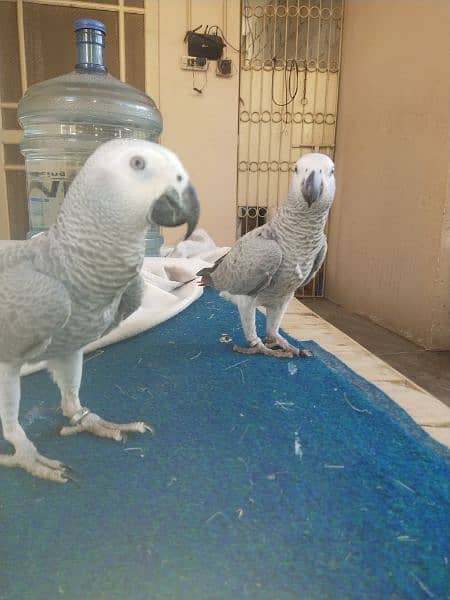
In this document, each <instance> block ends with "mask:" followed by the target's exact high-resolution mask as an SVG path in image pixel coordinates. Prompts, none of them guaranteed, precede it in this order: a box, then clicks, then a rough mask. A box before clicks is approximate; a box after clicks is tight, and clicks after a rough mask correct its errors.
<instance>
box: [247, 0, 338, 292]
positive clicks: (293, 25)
mask: <svg viewBox="0 0 450 600" xmlns="http://www.w3.org/2000/svg"><path fill="white" fill-rule="evenodd" d="M343 2H344V0H265V1H264V0H244V1H243V6H242V29H241V64H240V106H239V156H238V194H237V222H238V235H239V234H242V233H245V232H246V231H249V230H250V229H252V228H253V227H254V226H257V225H259V224H260V223H259V222H258V219H257V218H255V217H254V216H253V217H252V215H253V213H256V214H257V215H260V214H261V211H262V212H263V213H264V218H270V217H271V216H272V215H273V213H274V211H275V210H276V209H277V208H278V206H279V205H280V204H282V203H283V201H284V199H285V198H286V196H287V192H288V186H289V179H290V174H291V172H292V170H293V168H294V165H295V162H296V161H297V159H298V158H299V157H300V156H301V155H302V154H305V153H307V152H323V153H325V154H328V155H329V156H331V157H332V158H333V157H334V148H335V135H336V118H337V104H338V90H339V72H340V56H341V40H342V22H343ZM323 293H324V269H322V270H321V272H320V273H319V274H318V275H317V276H316V277H315V279H314V280H313V281H312V282H311V283H310V284H309V285H308V286H307V288H305V289H302V290H299V291H298V293H297V295H299V296H323Z"/></svg>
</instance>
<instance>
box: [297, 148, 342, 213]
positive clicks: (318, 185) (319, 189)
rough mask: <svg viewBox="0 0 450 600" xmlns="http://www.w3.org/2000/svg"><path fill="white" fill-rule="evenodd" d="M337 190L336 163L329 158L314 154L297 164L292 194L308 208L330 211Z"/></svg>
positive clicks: (306, 155)
mask: <svg viewBox="0 0 450 600" xmlns="http://www.w3.org/2000/svg"><path fill="white" fill-rule="evenodd" d="M335 190H336V182H335V179H334V163H333V161H332V160H331V158H330V157H329V156H327V155H326V154H319V153H315V152H312V153H310V154H305V155H304V156H302V157H301V158H300V159H299V160H298V161H297V162H296V164H295V168H294V176H293V178H292V182H291V194H292V195H293V196H294V197H295V198H298V200H299V201H300V202H302V203H303V204H304V205H305V207H306V208H308V209H312V208H316V209H319V210H327V209H329V208H330V206H331V205H332V203H333V199H334V193H335Z"/></svg>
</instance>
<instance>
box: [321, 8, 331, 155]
mask: <svg viewBox="0 0 450 600" xmlns="http://www.w3.org/2000/svg"><path fill="white" fill-rule="evenodd" d="M332 11H333V0H331V2H330V18H329V26H328V52H327V80H326V83H325V95H324V99H323V127H322V144H324V143H325V130H326V119H325V117H326V115H327V112H328V111H327V104H328V86H329V84H330V56H331V25H332V23H333V19H332V16H331V15H332Z"/></svg>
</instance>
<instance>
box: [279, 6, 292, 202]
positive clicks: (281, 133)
mask: <svg viewBox="0 0 450 600" xmlns="http://www.w3.org/2000/svg"><path fill="white" fill-rule="evenodd" d="M277 8H278V7H277ZM276 12H277V11H276V10H275V14H276ZM287 37H288V14H287V9H286V16H285V25H284V86H285V88H286V90H285V92H286V93H285V96H284V104H286V105H287V102H288V81H289V78H288V77H287V42H288V39H287ZM291 67H292V65H291ZM281 89H283V79H282V81H281ZM289 94H290V90H289ZM281 104H283V94H281ZM291 104H292V102H291ZM283 110H284V116H285V119H286V127H284V126H283ZM287 110H288V107H287V106H280V114H281V119H280V139H279V140H278V163H280V162H281V147H282V145H283V135H284V132H285V131H286V129H287V116H286V115H287ZM281 177H284V175H283V176H281V171H280V169H278V171H277V206H280V178H281Z"/></svg>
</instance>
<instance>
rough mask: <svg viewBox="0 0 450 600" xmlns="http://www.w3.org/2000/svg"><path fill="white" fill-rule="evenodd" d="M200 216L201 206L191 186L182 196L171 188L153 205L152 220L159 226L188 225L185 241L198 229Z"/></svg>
mask: <svg viewBox="0 0 450 600" xmlns="http://www.w3.org/2000/svg"><path fill="white" fill-rule="evenodd" d="M199 215H200V205H199V202H198V198H197V194H196V192H195V190H194V188H193V187H192V186H191V185H188V186H187V187H186V188H185V189H184V191H183V193H182V195H181V196H180V194H179V193H178V192H177V190H176V189H175V188H172V187H171V188H169V189H168V190H166V192H165V193H164V194H163V195H162V196H160V197H159V198H158V200H157V201H156V202H155V203H154V204H153V207H152V210H151V213H150V219H151V221H153V223H156V224H157V225H163V226H164V227H176V226H177V225H182V224H183V223H187V226H188V228H187V232H186V235H185V238H184V239H185V240H186V239H187V238H188V237H189V236H190V235H191V233H192V232H193V231H194V229H195V228H196V227H197V223H198V218H199Z"/></svg>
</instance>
